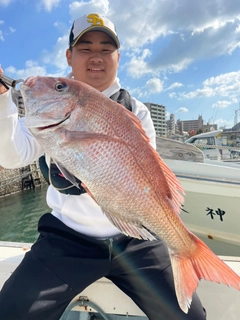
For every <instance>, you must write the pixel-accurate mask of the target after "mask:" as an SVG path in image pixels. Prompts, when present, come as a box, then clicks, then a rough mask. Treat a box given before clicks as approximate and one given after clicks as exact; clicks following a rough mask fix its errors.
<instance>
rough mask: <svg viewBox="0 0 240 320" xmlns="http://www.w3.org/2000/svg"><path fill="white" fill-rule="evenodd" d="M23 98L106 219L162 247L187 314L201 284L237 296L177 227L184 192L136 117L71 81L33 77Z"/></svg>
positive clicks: (30, 119)
mask: <svg viewBox="0 0 240 320" xmlns="http://www.w3.org/2000/svg"><path fill="white" fill-rule="evenodd" d="M21 93H22V95H23V99H24V104H25V110H26V118H25V124H26V126H27V127H28V128H29V129H30V131H31V132H32V134H33V135H34V136H35V137H36V139H37V140H38V141H39V143H40V144H41V145H42V146H43V148H44V150H45V151H46V153H47V154H49V155H50V156H51V157H52V158H53V159H54V161H56V163H58V165H60V167H61V168H64V169H66V170H67V171H68V172H70V173H71V174H72V175H74V176H76V177H77V178H78V179H80V180H81V181H82V182H83V185H84V187H85V188H86V190H87V191H88V193H89V194H90V195H91V196H92V197H93V198H94V200H95V201H96V202H97V203H98V205H99V206H100V207H101V209H102V211H103V212H104V213H105V214H106V216H107V217H108V218H109V220H110V221H111V222H112V223H113V224H114V225H115V226H116V227H117V228H118V229H119V230H120V231H121V232H122V233H124V234H126V235H129V236H132V237H136V238H142V239H146V240H147V239H148V240H154V239H155V236H154V234H156V235H157V236H159V237H160V238H162V239H163V240H164V241H165V242H166V244H167V246H168V248H169V254H170V258H171V263H172V267H173V274H174V282H175V289H176V295H177V299H178V302H179V305H180V307H181V309H182V310H183V311H184V312H185V313H187V312H188V308H189V307H190V304H191V300H192V294H193V292H194V291H195V290H196V288H197V285H198V282H199V280H200V279H205V280H209V281H215V282H218V283H220V282H222V283H224V284H226V285H230V286H233V287H235V288H236V289H238V290H240V277H239V276H238V275H237V274H236V273H234V272H233V271H232V269H231V268H229V267H228V266H227V265H226V264H225V263H223V262H222V261H221V260H220V259H219V258H218V257H217V256H216V255H215V254H214V253H213V252H212V251H211V250H210V249H209V248H208V247H207V246H206V245H205V244H204V243H203V242H202V241H201V240H200V239H198V238H197V237H196V236H195V235H194V234H192V233H191V232H190V231H189V230H188V229H187V228H186V227H185V226H184V224H183V223H182V221H181V219H180V217H179V213H180V211H181V205H182V203H183V201H184V198H183V195H182V194H183V193H184V191H183V189H182V187H181V185H180V183H179V181H178V180H177V178H176V176H175V175H174V173H173V172H172V171H171V170H170V169H169V168H168V167H167V165H166V164H165V163H164V162H163V160H162V159H161V158H160V156H159V155H158V153H157V152H156V151H155V150H154V149H153V148H152V147H151V145H150V144H149V139H148V138H147V137H146V135H145V133H144V131H143V129H142V127H141V123H140V120H139V119H138V118H137V117H136V116H134V115H133V114H132V113H131V112H129V111H128V110H126V109H125V108H124V107H122V106H121V105H119V104H118V103H116V102H114V101H112V100H110V99H109V98H107V97H105V96H104V95H102V94H101V93H100V92H98V91H97V90H95V89H93V88H91V87H90V86H88V85H86V84H83V83H80V82H77V81H74V80H70V79H65V78H47V77H30V78H28V79H27V80H26V81H25V82H24V84H23V85H22V87H21ZM148 230H150V231H151V232H152V233H153V234H152V233H151V232H149V231H148Z"/></svg>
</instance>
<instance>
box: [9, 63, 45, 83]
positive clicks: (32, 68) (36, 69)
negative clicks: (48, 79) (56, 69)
mask: <svg viewBox="0 0 240 320" xmlns="http://www.w3.org/2000/svg"><path fill="white" fill-rule="evenodd" d="M5 72H6V74H8V75H9V76H12V77H13V78H14V79H23V80H25V79H26V78H28V77H30V76H37V75H38V76H46V74H47V72H46V69H45V68H44V67H41V66H39V65H38V64H37V62H35V61H31V60H29V61H26V68H25V69H21V70H17V69H16V68H15V67H13V66H10V67H8V68H6V69H5Z"/></svg>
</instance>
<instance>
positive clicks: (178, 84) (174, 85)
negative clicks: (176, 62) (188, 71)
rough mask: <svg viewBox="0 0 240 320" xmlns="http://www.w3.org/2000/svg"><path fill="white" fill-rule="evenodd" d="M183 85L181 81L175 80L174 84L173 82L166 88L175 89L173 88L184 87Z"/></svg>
mask: <svg viewBox="0 0 240 320" xmlns="http://www.w3.org/2000/svg"><path fill="white" fill-rule="evenodd" d="M182 86H183V84H182V83H180V82H174V83H173V84H171V85H170V86H169V87H168V88H167V89H166V91H168V90H173V89H175V88H180V87H182Z"/></svg>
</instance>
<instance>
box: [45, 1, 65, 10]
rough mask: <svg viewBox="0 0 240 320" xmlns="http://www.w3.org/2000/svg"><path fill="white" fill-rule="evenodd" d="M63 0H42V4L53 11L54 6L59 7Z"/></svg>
mask: <svg viewBox="0 0 240 320" xmlns="http://www.w3.org/2000/svg"><path fill="white" fill-rule="evenodd" d="M60 2H61V0H41V2H40V5H42V6H43V7H44V9H45V10H46V11H49V12H50V11H52V9H53V8H54V7H57V6H58V5H59V3H60Z"/></svg>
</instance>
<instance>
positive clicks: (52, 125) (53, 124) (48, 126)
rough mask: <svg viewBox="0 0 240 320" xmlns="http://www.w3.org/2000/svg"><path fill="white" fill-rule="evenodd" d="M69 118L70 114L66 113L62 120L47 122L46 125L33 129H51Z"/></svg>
mask: <svg viewBox="0 0 240 320" xmlns="http://www.w3.org/2000/svg"><path fill="white" fill-rule="evenodd" d="M69 118H70V114H68V115H67V116H66V118H64V119H63V120H61V121H59V122H54V123H52V124H49V125H47V126H42V127H35V128H34V129H35V130H38V131H43V130H51V129H54V128H56V127H58V126H60V125H61V124H63V123H64V122H66V121H67V120H68V119H69Z"/></svg>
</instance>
